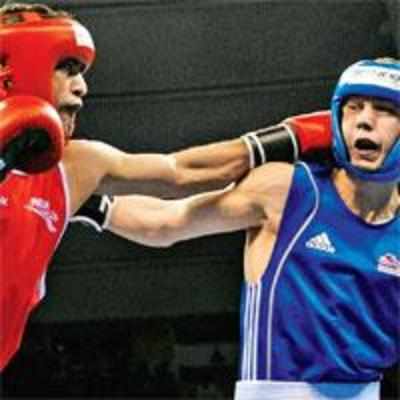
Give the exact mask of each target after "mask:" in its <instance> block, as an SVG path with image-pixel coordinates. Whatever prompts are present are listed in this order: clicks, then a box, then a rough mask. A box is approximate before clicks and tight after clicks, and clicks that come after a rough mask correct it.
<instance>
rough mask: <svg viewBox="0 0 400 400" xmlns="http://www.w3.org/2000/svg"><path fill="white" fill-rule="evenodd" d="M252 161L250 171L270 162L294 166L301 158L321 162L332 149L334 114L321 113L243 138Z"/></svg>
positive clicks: (292, 118) (299, 118) (298, 118)
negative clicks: (332, 117)
mask: <svg viewBox="0 0 400 400" xmlns="http://www.w3.org/2000/svg"><path fill="white" fill-rule="evenodd" d="M242 139H243V140H244V142H245V144H246V146H247V148H248V150H249V158H250V168H255V167H258V166H259V165H262V164H264V163H265V162H268V161H285V162H295V161H297V160H298V159H299V158H308V159H310V158H312V157H313V156H314V155H315V159H317V160H319V159H320V158H319V157H320V155H321V152H322V151H327V150H329V149H330V148H331V142H332V132H331V114H330V112H329V111H318V112H314V113H310V114H301V115H297V116H294V117H290V118H287V119H285V120H284V121H283V122H282V123H280V124H278V125H274V126H269V127H267V128H262V129H259V130H257V131H254V132H249V133H246V134H245V135H244V136H242Z"/></svg>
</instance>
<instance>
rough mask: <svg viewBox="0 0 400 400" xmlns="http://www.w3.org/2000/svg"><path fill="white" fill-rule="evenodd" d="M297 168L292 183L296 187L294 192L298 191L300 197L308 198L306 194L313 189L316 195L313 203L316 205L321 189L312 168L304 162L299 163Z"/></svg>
mask: <svg viewBox="0 0 400 400" xmlns="http://www.w3.org/2000/svg"><path fill="white" fill-rule="evenodd" d="M296 166H297V168H296V171H295V176H294V177H293V182H292V183H293V184H294V185H295V187H294V190H296V191H297V195H298V196H300V197H303V198H306V192H308V191H309V190H310V189H312V193H313V194H314V199H313V203H315V202H316V201H318V198H319V197H320V188H319V185H318V182H317V179H316V176H315V174H314V172H313V170H312V168H311V167H310V166H309V165H308V164H306V163H304V162H302V161H300V162H298V163H297V165H296ZM296 175H297V176H296ZM299 183H300V184H299Z"/></svg>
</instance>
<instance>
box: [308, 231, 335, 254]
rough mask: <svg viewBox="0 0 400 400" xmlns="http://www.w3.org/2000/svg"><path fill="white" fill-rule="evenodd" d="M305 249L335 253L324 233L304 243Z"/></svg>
mask: <svg viewBox="0 0 400 400" xmlns="http://www.w3.org/2000/svg"><path fill="white" fill-rule="evenodd" d="M306 247H308V248H309V249H316V250H321V251H325V252H327V253H336V249H335V248H334V247H333V246H332V243H331V241H330V240H329V237H328V235H327V234H326V233H325V232H323V233H320V234H319V235H317V236H314V237H312V238H311V239H309V240H308V241H307V242H306Z"/></svg>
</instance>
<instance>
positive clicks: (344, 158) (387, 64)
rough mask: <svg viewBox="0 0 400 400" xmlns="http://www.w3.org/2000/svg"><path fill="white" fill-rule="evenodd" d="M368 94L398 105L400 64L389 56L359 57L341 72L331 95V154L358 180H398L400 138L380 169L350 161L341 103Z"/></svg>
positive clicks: (399, 171) (399, 170) (399, 176)
mask: <svg viewBox="0 0 400 400" xmlns="http://www.w3.org/2000/svg"><path fill="white" fill-rule="evenodd" d="M352 95H355V96H358V95H359V96H368V97H377V98H380V99H384V100H388V101H390V102H392V103H394V104H395V105H396V106H398V107H400V64H399V63H395V61H392V60H391V59H383V60H382V61H380V60H379V61H378V60H376V61H374V60H362V61H359V62H357V63H355V64H353V65H351V66H350V67H348V68H347V69H346V70H345V71H344V72H343V74H342V75H341V77H340V79H339V82H338V84H337V86H336V89H335V92H334V94H333V98H332V103H331V110H332V124H333V127H332V129H333V154H334V157H335V159H336V162H337V163H338V165H339V166H340V167H342V168H344V169H345V170H346V171H348V172H349V173H350V174H352V175H354V176H356V177H357V178H359V179H362V180H367V181H377V182H392V181H399V180H400V139H398V140H397V141H396V142H395V143H394V145H393V147H392V148H391V150H390V151H389V153H388V154H387V155H386V157H385V160H384V162H383V164H382V166H381V167H380V168H378V169H377V170H375V171H367V170H365V169H362V168H358V167H355V166H353V165H352V164H351V162H350V159H349V155H348V152H347V147H346V144H345V141H344V138H343V133H342V127H341V122H342V106H343V104H344V101H345V100H346V98H348V97H349V96H352Z"/></svg>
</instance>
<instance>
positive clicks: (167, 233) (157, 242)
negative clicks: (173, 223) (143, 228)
mask: <svg viewBox="0 0 400 400" xmlns="http://www.w3.org/2000/svg"><path fill="white" fill-rule="evenodd" d="M141 242H142V244H144V245H146V246H149V247H157V248H168V247H172V246H173V245H174V244H175V243H177V242H179V239H178V238H177V236H176V235H175V234H174V233H173V231H172V230H171V229H170V228H169V227H168V226H163V227H159V228H157V229H152V230H150V231H147V232H146V233H145V234H144V235H143V238H142V240H141Z"/></svg>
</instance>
